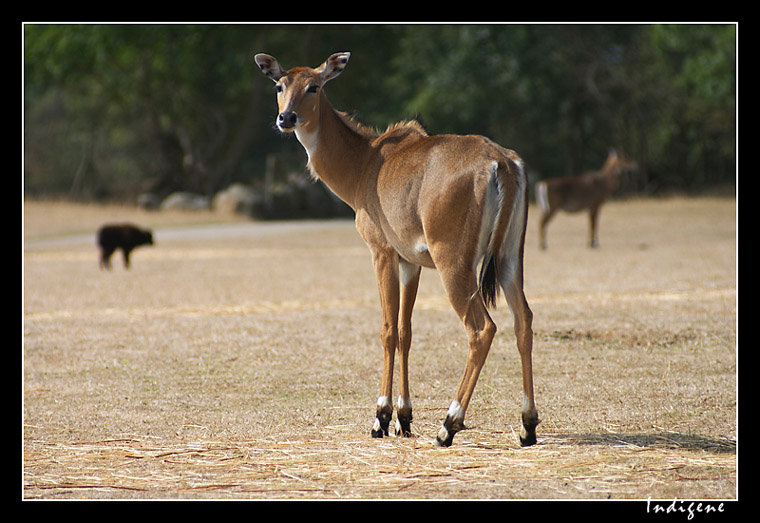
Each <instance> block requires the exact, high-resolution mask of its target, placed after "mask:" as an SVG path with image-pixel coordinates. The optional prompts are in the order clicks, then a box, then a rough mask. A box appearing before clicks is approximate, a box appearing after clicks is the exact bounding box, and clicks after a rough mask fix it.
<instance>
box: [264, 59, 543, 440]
mask: <svg viewBox="0 0 760 523" xmlns="http://www.w3.org/2000/svg"><path fill="white" fill-rule="evenodd" d="M350 56H351V55H350V53H336V54H333V55H331V56H330V57H329V58H328V59H327V61H325V62H324V63H323V64H322V65H320V66H319V67H317V68H316V69H312V68H310V67H295V68H293V69H290V70H287V71H286V70H284V69H283V68H282V67H281V66H280V64H279V63H278V61H277V60H276V59H275V58H273V57H272V56H269V55H266V54H257V55H256V56H255V58H254V59H255V61H256V64H258V66H259V67H260V68H261V70H262V71H263V73H264V74H265V75H267V76H268V77H269V78H270V79H271V80H273V81H274V82H275V84H276V85H275V89H276V92H277V104H278V108H279V114H278V116H277V120H276V123H277V127H278V128H279V130H280V131H281V132H283V133H295V135H296V138H297V139H298V141H299V142H300V143H301V145H303V147H304V149H306V154H307V155H308V167H309V170H310V172H311V174H312V176H314V177H316V178H318V179H320V180H322V181H323V182H324V183H325V184H327V186H328V187H329V188H330V189H332V191H333V192H335V194H336V195H338V196H339V197H340V198H341V199H342V200H343V201H345V202H346V203H347V204H348V205H350V206H351V207H352V208H353V209H354V211H355V214H356V228H357V230H358V232H359V234H360V235H361V237H362V238H363V239H364V241H365V242H366V244H367V246H368V247H369V249H370V251H371V255H372V264H373V267H374V270H375V275H376V277H377V286H378V289H379V293H380V302H381V304H382V328H381V339H382V345H383V348H384V351H385V352H384V360H383V372H382V380H381V386H380V395H379V399H378V401H377V406H376V419H375V421H374V425H373V427H372V430H371V434H372V436H374V437H378V438H381V437H383V436H387V435H389V434H390V432H389V431H390V427H389V426H390V421H391V416H392V413H393V404H392V399H391V398H392V384H393V369H394V357H395V354H396V352H397V351H398V357H399V371H400V378H399V386H400V395H399V398H398V401H397V404H396V405H397V409H398V410H397V419H396V423H395V426H394V428H393V431H394V433H395V434H396V435H403V436H411V421H412V402H411V399H410V393H409V378H408V365H409V347H410V345H411V340H412V329H411V318H412V308H413V306H414V301H415V298H416V294H417V286H418V283H419V278H420V271H421V268H422V267H430V268H435V269H437V270H438V273H439V275H440V278H441V281H442V282H443V286H444V288H445V290H446V293H447V296H448V298H449V301H450V302H451V306H452V307H453V308H454V310H455V311H456V313H457V314H458V315H459V317H460V318H461V320H462V322H463V323H464V326H465V330H466V332H467V337H468V341H469V354H468V357H467V363H466V366H465V369H464V375H463V376H462V379H461V382H460V384H459V388H458V389H457V391H456V395H455V396H454V399H453V401H452V402H451V404H450V406H449V409H448V413H447V415H446V419H445V421H444V422H443V426H442V427H441V429H440V430H439V432H438V434H437V437H436V442H437V444H438V445H440V446H449V445H451V443H452V440H453V438H454V435H455V434H456V433H457V432H458V431H459V430H462V429H463V428H464V417H465V412H466V411H467V407H468V405H469V404H470V399H471V398H472V393H473V390H474V388H475V384H476V382H477V380H478V376H479V375H480V371H481V369H482V368H483V364H484V363H485V361H486V356H487V355H488V351H489V348H490V346H491V341H492V339H493V337H494V334H495V333H496V326H495V325H494V322H493V321H492V320H491V317H490V316H489V314H488V311H487V309H486V305H487V304H488V305H492V304H493V302H494V300H495V298H496V294H497V292H498V286H501V288H502V289H503V291H504V294H505V296H506V300H507V303H508V304H509V307H510V309H511V310H512V314H513V316H514V330H515V334H516V336H517V348H518V350H519V352H520V357H521V361H522V375H523V391H524V400H523V404H522V423H523V429H522V430H521V433H520V441H521V443H522V445H524V446H525V445H531V444H533V443H535V442H536V425H538V423H539V419H538V413H537V411H536V406H535V402H534V399H533V371H532V363H531V351H532V343H533V331H532V317H533V314H532V312H531V310H530V308H529V307H528V303H527V301H526V299H525V295H524V293H523V246H524V242H525V224H526V222H527V213H528V182H527V178H526V174H525V170H524V168H523V162H522V160H521V159H520V158H519V157H518V156H517V154H515V152H514V151H510V150H508V149H504V148H502V147H500V146H499V145H497V144H495V143H494V142H492V141H490V140H488V139H487V138H484V137H482V136H454V135H434V136H431V135H428V134H427V133H426V132H425V130H424V129H423V128H422V127H421V126H420V125H419V124H418V123H416V122H402V123H398V124H396V125H393V126H391V127H389V128H388V130H386V131H385V132H382V133H379V132H375V131H373V130H370V129H368V128H366V127H364V126H362V125H360V124H359V123H357V122H355V121H354V120H352V119H351V118H349V117H348V116H347V115H346V114H344V113H342V112H338V111H336V110H335V109H333V107H332V106H331V105H330V102H329V101H328V100H327V96H326V95H325V91H324V87H325V84H327V82H329V81H330V80H333V79H334V78H336V77H337V76H338V75H339V74H340V73H341V72H342V71H343V69H344V68H345V67H346V63H347V62H348V59H349V57H350Z"/></svg>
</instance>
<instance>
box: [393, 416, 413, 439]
mask: <svg viewBox="0 0 760 523" xmlns="http://www.w3.org/2000/svg"><path fill="white" fill-rule="evenodd" d="M396 436H403V437H405V438H411V437H412V413H411V412H409V413H403V412H399V413H398V418H397V419H396Z"/></svg>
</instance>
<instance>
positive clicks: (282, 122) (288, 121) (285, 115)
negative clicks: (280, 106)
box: [277, 111, 298, 129]
mask: <svg viewBox="0 0 760 523" xmlns="http://www.w3.org/2000/svg"><path fill="white" fill-rule="evenodd" d="M297 120H298V115H296V113H294V112H293V111H285V112H282V113H280V115H279V116H278V117H277V125H278V126H279V127H280V129H290V128H292V127H293V126H295V124H296V121H297Z"/></svg>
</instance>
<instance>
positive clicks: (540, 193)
mask: <svg viewBox="0 0 760 523" xmlns="http://www.w3.org/2000/svg"><path fill="white" fill-rule="evenodd" d="M536 201H537V202H538V206H539V207H540V208H541V210H542V211H544V212H549V198H548V195H547V194H546V182H538V183H537V184H536Z"/></svg>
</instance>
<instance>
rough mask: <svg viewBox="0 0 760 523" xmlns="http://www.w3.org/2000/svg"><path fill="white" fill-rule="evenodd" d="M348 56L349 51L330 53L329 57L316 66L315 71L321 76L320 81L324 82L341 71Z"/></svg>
mask: <svg viewBox="0 0 760 523" xmlns="http://www.w3.org/2000/svg"><path fill="white" fill-rule="evenodd" d="M349 58H351V53H335V54H333V55H330V58H328V59H327V60H326V61H325V63H323V64H322V65H320V66H319V67H318V68H317V72H318V73H319V74H320V76H322V83H323V84H325V83H327V82H329V81H330V80H332V79H333V78H335V77H337V76H338V75H339V74H340V73H342V72H343V69H345V68H346V63H348V59H349Z"/></svg>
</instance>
